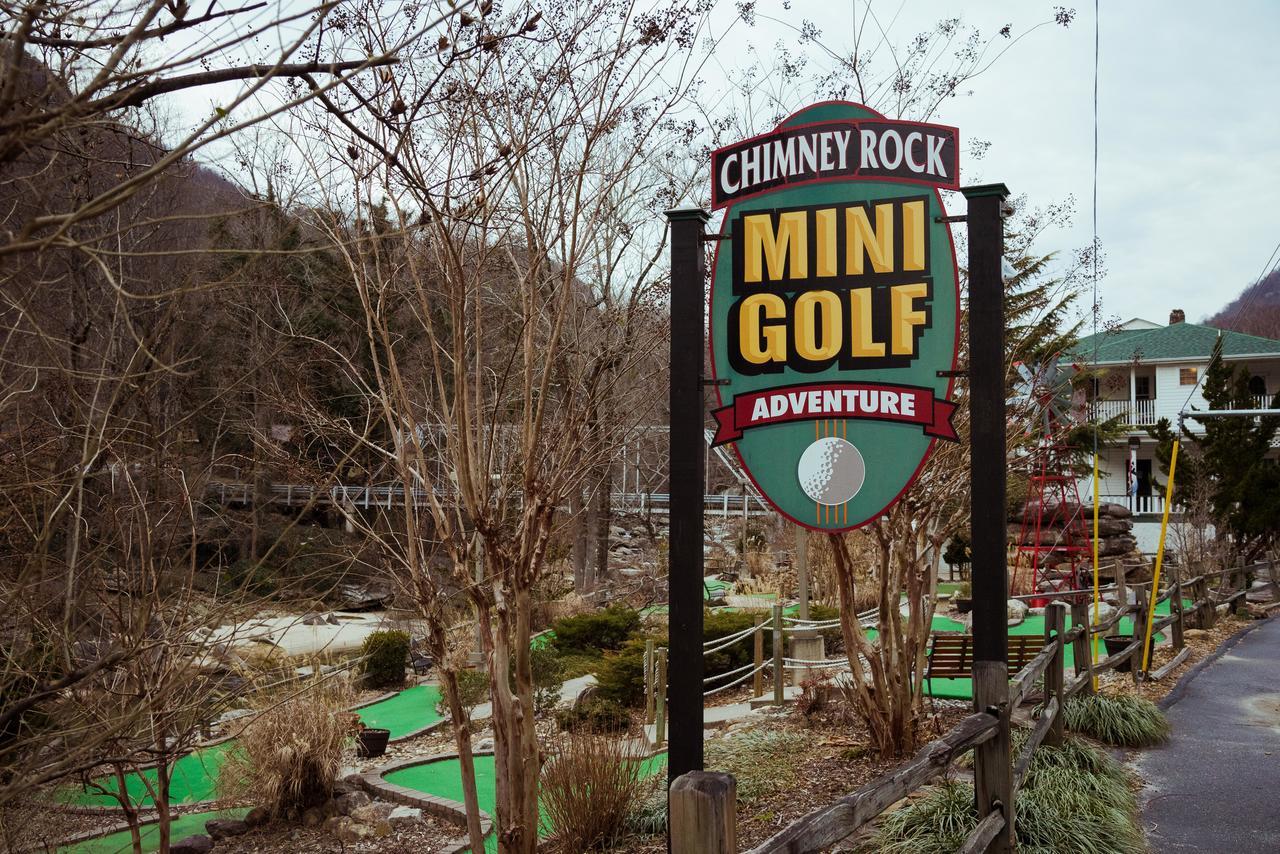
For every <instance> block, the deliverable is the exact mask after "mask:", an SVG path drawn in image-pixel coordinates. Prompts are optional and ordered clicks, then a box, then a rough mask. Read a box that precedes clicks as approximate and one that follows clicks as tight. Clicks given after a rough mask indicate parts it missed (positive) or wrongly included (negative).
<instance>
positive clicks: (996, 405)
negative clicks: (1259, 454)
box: [961, 184, 1014, 852]
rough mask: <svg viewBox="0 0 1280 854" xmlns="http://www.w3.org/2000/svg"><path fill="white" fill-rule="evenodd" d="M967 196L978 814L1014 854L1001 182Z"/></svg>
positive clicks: (996, 844) (1005, 191)
mask: <svg viewBox="0 0 1280 854" xmlns="http://www.w3.org/2000/svg"><path fill="white" fill-rule="evenodd" d="M961 192H963V193H964V195H965V198H967V199H968V200H969V213H968V217H967V220H966V221H967V223H968V230H969V408H970V439H969V442H970V446H969V447H970V450H969V453H970V458H969V459H970V466H971V469H972V492H971V496H972V497H971V502H972V509H971V511H970V512H971V519H970V529H971V531H972V534H973V537H972V540H973V546H972V547H973V569H972V585H973V660H974V663H973V702H974V707H975V708H976V709H977V710H978V711H984V710H986V711H990V712H992V713H993V714H995V715H997V716H998V718H999V720H1000V725H999V728H998V729H997V730H996V737H995V738H993V739H991V740H989V741H986V742H984V743H982V744H981V745H979V746H978V747H977V748H975V750H974V783H975V789H976V791H977V798H978V815H979V817H983V818H985V817H986V816H987V815H988V814H989V813H991V811H992V810H994V809H1000V810H1001V811H1002V812H1003V813H1004V819H1005V821H1004V829H1003V830H1001V831H1000V833H998V834H997V835H996V837H995V839H993V840H992V842H991V844H990V845H989V846H988V847H987V851H988V852H1011V851H1013V823H1014V816H1013V769H1012V767H1011V764H1010V739H1009V715H1010V712H1011V710H1010V709H1009V635H1008V631H1009V628H1008V622H1009V618H1008V614H1007V604H1006V603H1007V602H1008V598H1009V564H1008V550H1007V547H1006V545H1005V542H1006V540H1005V537H1006V531H1005V521H1004V520H1005V475H1006V450H1005V359H1004V277H1003V275H1002V273H1001V269H1000V262H1001V259H1002V258H1003V257H1004V215H1003V212H1002V208H1003V207H1004V202H1005V199H1006V198H1007V197H1008V195H1009V188H1008V187H1006V186H1005V185H1004V184H986V185H983V186H977V187H969V188H967V189H964V190H961Z"/></svg>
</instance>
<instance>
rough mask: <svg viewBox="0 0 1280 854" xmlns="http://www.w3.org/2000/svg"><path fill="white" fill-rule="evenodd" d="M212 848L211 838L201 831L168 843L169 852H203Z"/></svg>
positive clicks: (200, 853) (175, 853)
mask: <svg viewBox="0 0 1280 854" xmlns="http://www.w3.org/2000/svg"><path fill="white" fill-rule="evenodd" d="M212 850H213V840H212V839H210V838H209V837H207V836H205V835H204V834H203V833H197V834H196V835H194V836H188V837H186V838H185V839H179V840H178V841H177V842H171V843H169V852H170V854H205V852H207V851H212Z"/></svg>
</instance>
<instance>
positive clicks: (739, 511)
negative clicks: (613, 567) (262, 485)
mask: <svg viewBox="0 0 1280 854" xmlns="http://www.w3.org/2000/svg"><path fill="white" fill-rule="evenodd" d="M267 492H268V493H269V497H268V499H267V500H268V502H269V503H271V504H280V505H284V506H285V507H303V506H306V505H309V504H310V505H317V504H319V505H336V506H343V507H349V508H360V509H368V508H372V507H384V508H391V507H397V506H403V505H404V503H405V490H404V487H402V486H350V485H342V484H340V485H336V486H329V487H318V486H310V485H307V484H302V483H275V484H272V485H271V487H270V488H269V489H268V490H267ZM205 494H206V495H207V496H209V497H210V498H214V499H217V501H218V502H219V503H221V504H244V505H248V504H252V503H253V502H254V500H255V497H256V490H255V489H254V486H253V484H251V483H234V482H224V481H215V482H212V483H210V484H209V485H208V486H207V487H206V488H205ZM409 495H410V498H411V500H412V501H413V503H414V505H415V506H423V505H426V504H428V503H429V501H428V495H429V493H428V492H427V490H425V489H411V490H409ZM435 495H436V497H437V499H439V500H441V501H444V502H450V501H453V500H454V499H455V497H456V493H454V492H452V491H449V492H446V491H441V490H436V492H435ZM610 500H611V502H612V505H613V509H614V510H615V511H616V512H622V513H628V512H631V513H640V514H656V515H662V516H665V515H667V513H669V512H670V508H671V496H670V495H669V494H667V493H665V492H614V493H610ZM702 502H703V509H704V511H705V512H706V513H709V514H715V513H718V514H720V515H721V516H724V517H726V518H727V517H729V516H741V515H744V514H746V515H749V516H759V515H763V514H767V513H772V512H773V510H772V509H771V508H770V507H769V506H768V505H767V504H765V503H764V501H762V500H761V499H760V498H758V497H757V496H754V495H742V494H738V495H733V494H730V493H724V494H715V495H704V496H703V499H702Z"/></svg>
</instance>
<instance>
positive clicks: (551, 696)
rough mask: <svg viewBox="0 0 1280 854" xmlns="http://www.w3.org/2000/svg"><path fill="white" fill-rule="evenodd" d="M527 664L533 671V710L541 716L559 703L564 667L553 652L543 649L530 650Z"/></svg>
mask: <svg viewBox="0 0 1280 854" xmlns="http://www.w3.org/2000/svg"><path fill="white" fill-rule="evenodd" d="M529 664H530V667H531V669H532V670H533V709H534V711H535V712H536V713H538V714H543V713H545V712H547V711H549V710H551V709H554V708H555V707H556V703H558V702H560V688H561V686H563V685H564V673H565V666H564V663H563V662H562V661H561V660H560V658H559V657H558V656H557V655H556V654H555V653H554V652H553V651H551V650H549V649H545V648H544V649H532V650H530V651H529Z"/></svg>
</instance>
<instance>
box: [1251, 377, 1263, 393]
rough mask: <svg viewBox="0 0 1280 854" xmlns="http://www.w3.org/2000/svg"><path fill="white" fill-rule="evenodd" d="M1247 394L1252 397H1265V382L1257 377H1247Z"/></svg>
mask: <svg viewBox="0 0 1280 854" xmlns="http://www.w3.org/2000/svg"><path fill="white" fill-rule="evenodd" d="M1249 394H1251V395H1253V396H1254V397H1266V396H1267V381H1266V380H1264V379H1263V378H1262V377H1259V376H1252V377H1249Z"/></svg>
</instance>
